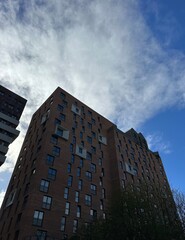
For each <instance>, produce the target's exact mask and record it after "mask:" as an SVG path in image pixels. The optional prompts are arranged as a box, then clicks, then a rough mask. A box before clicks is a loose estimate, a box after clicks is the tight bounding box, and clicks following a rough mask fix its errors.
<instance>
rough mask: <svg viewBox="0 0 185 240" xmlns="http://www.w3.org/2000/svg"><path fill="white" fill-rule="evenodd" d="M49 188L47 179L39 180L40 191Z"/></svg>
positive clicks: (46, 190) (45, 190)
mask: <svg viewBox="0 0 185 240" xmlns="http://www.w3.org/2000/svg"><path fill="white" fill-rule="evenodd" d="M48 189H49V181H47V180H44V179H42V180H41V182H40V191H42V192H48Z"/></svg>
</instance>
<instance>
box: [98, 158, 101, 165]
mask: <svg viewBox="0 0 185 240" xmlns="http://www.w3.org/2000/svg"><path fill="white" fill-rule="evenodd" d="M98 165H99V166H102V159H101V158H99V159H98Z"/></svg>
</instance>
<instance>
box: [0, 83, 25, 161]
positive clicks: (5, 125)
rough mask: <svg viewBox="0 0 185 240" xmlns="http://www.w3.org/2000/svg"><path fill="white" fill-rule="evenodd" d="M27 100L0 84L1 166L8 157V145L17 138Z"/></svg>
mask: <svg viewBox="0 0 185 240" xmlns="http://www.w3.org/2000/svg"><path fill="white" fill-rule="evenodd" d="M25 104H26V100H25V99H24V98H22V97H20V96H19V95H17V94H15V93H14V92H12V91H10V90H9V89H7V88H5V87H3V86H2V85H0V166H1V165H2V164H3V163H4V161H5V159H6V154H7V152H8V146H9V145H10V144H11V143H12V142H13V141H14V140H15V139H16V138H17V136H18V135H19V131H18V130H17V129H16V127H17V126H18V124H19V119H20V117H21V114H22V112H23V109H24V107H25Z"/></svg>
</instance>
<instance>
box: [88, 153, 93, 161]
mask: <svg viewBox="0 0 185 240" xmlns="http://www.w3.org/2000/svg"><path fill="white" fill-rule="evenodd" d="M87 160H90V161H91V160H92V154H91V153H90V152H87Z"/></svg>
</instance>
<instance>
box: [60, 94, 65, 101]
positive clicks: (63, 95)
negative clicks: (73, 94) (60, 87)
mask: <svg viewBox="0 0 185 240" xmlns="http://www.w3.org/2000/svg"><path fill="white" fill-rule="evenodd" d="M60 97H61V98H62V100H65V99H66V95H65V94H64V93H63V92H61V93H60Z"/></svg>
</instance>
